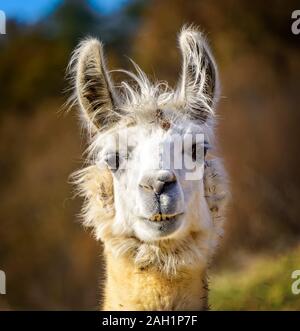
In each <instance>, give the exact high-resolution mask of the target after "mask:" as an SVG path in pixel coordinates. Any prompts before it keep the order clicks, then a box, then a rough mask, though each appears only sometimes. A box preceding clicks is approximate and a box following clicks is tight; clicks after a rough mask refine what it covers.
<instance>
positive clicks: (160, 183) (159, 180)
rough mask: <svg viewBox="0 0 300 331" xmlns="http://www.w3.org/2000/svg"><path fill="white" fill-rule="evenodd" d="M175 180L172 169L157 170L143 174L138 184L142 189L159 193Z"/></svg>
mask: <svg viewBox="0 0 300 331" xmlns="http://www.w3.org/2000/svg"><path fill="white" fill-rule="evenodd" d="M175 182H176V176H175V174H174V173H173V172H172V171H168V170H159V171H157V172H155V173H152V174H145V175H144V176H143V177H142V179H141V181H140V183H139V186H140V188H141V189H143V190H144V191H153V192H154V193H155V194H158V195H160V194H161V193H162V192H163V191H164V190H166V188H167V187H168V188H169V187H170V185H172V184H174V183H175Z"/></svg>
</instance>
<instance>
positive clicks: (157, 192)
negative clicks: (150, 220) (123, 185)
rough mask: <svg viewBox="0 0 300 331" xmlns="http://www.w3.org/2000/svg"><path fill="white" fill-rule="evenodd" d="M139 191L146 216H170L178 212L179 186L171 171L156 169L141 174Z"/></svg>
mask: <svg viewBox="0 0 300 331" xmlns="http://www.w3.org/2000/svg"><path fill="white" fill-rule="evenodd" d="M139 191H140V194H141V198H142V204H143V206H144V208H143V209H144V213H145V214H146V215H147V216H153V215H163V216H166V217H168V216H172V215H174V214H177V213H178V212H179V210H178V200H179V199H180V187H179V184H178V182H177V179H176V176H175V174H174V173H173V172H172V171H168V170H156V171H149V172H147V173H145V174H144V175H143V177H142V178H141V180H140V182H139Z"/></svg>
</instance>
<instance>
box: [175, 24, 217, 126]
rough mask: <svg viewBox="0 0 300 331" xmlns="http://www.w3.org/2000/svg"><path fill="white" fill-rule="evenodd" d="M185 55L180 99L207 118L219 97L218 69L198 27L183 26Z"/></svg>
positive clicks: (181, 39)
mask: <svg viewBox="0 0 300 331" xmlns="http://www.w3.org/2000/svg"><path fill="white" fill-rule="evenodd" d="M179 45H180V49H181V53H182V57H183V64H182V76H181V81H180V86H179V95H180V99H181V100H182V101H183V102H184V104H185V107H186V108H187V110H188V111H189V112H190V115H191V116H192V117H193V118H195V119H197V120H200V121H201V122H203V123H204V122H206V121H207V119H208V118H209V117H211V116H212V115H213V113H214V107H215V105H216V103H217V101H218V97H219V79H218V71H217V67H216V64H215V61H214V58H213V56H212V54H211V52H210V49H209V47H208V45H207V43H206V41H205V38H204V37H203V35H202V34H201V32H199V31H198V30H196V29H193V28H191V27H188V28H183V30H182V31H181V33H180V36H179Z"/></svg>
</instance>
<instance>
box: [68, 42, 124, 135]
mask: <svg viewBox="0 0 300 331" xmlns="http://www.w3.org/2000/svg"><path fill="white" fill-rule="evenodd" d="M70 66H71V72H72V73H73V76H74V80H75V96H74V98H75V99H76V101H77V103H78V104H79V106H80V108H81V112H82V115H83V120H84V122H85V124H86V125H87V128H88V129H89V130H90V132H91V133H95V132H97V131H99V130H104V129H106V128H109V127H111V126H112V125H113V123H116V122H117V121H118V119H119V116H118V110H117V96H116V93H115V91H114V88H113V85H112V83H111V79H110V76H109V73H108V71H107V69H106V65H105V61H104V56H103V47H102V44H101V42H100V41H98V40H97V39H87V40H84V41H83V42H81V43H80V44H79V46H78V48H77V49H76V50H75V51H74V53H73V56H72V59H71V62H70Z"/></svg>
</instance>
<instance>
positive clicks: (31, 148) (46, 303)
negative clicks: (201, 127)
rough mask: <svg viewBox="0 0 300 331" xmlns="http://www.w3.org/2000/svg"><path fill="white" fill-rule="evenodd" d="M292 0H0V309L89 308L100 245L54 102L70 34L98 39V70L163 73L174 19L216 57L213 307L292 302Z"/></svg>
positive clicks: (72, 140) (297, 180)
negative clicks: (225, 183)
mask: <svg viewBox="0 0 300 331" xmlns="http://www.w3.org/2000/svg"><path fill="white" fill-rule="evenodd" d="M299 7H300V6H299V1H292V0H289V1H284V2H283V1H268V0H266V1H259V0H252V1H246V0H245V1H234V0H225V1H222V2H221V1H208V0H203V1H201V0H198V1H192V0H188V1H187V0H163V1H161V0H160V1H159V0H152V1H151V0H148V1H147V0H89V1H88V0H72V1H71V0H64V1H62V0H48V1H46V0H27V1H22V0H19V1H17V0H6V1H3V0H0V10H3V11H4V12H5V13H6V16H7V27H6V35H0V154H1V157H0V171H1V176H0V211H1V214H0V269H1V270H3V271H5V272H6V277H7V288H6V290H7V294H6V295H0V309H97V307H98V302H99V300H100V287H101V283H100V280H101V278H103V272H102V258H101V245H100V244H99V243H96V242H95V240H94V239H93V238H92V236H91V235H90V233H89V232H88V231H86V230H84V229H83V228H82V227H81V225H80V223H79V219H78V217H77V215H78V213H79V211H80V206H81V201H80V199H77V198H73V188H72V186H71V185H70V184H69V183H68V180H69V179H68V176H69V174H70V173H72V172H73V171H74V170H76V169H78V168H79V167H80V166H81V164H82V156H81V154H82V152H83V150H84V148H85V140H84V138H83V137H82V138H81V137H80V126H79V125H78V122H77V117H76V112H75V111H73V112H71V113H68V114H66V113H65V112H64V111H63V110H62V105H63V104H64V102H65V101H66V99H67V97H68V93H67V92H66V93H65V92H64V91H65V90H66V89H67V88H68V82H67V81H66V80H65V69H66V66H67V64H68V60H69V58H70V54H71V51H72V49H73V48H74V47H75V45H76V44H77V43H78V42H79V41H80V39H81V38H82V37H84V36H87V35H92V36H97V37H99V38H101V39H102V40H103V41H104V43H105V44H106V52H107V55H108V56H107V58H108V62H109V67H110V68H114V69H115V68H119V67H123V68H127V69H132V68H131V67H130V63H129V60H128V58H127V57H126V56H129V57H131V58H133V59H134V60H135V61H136V62H137V63H138V64H139V65H140V66H141V67H142V68H143V69H144V70H145V71H146V73H147V74H149V75H150V76H151V77H155V78H156V77H157V78H158V79H160V80H168V81H169V82H170V83H171V84H175V83H176V81H177V79H178V76H179V68H180V55H179V52H178V48H177V46H176V36H177V33H178V31H179V30H180V28H181V27H182V25H183V24H184V23H194V24H196V25H199V26H200V28H201V29H202V30H203V31H204V32H205V34H206V35H207V36H208V39H209V40H210V44H211V46H212V49H213V51H214V53H215V57H216V60H217V63H218V64H219V69H220V76H221V81H222V86H223V88H222V99H221V101H220V104H219V111H218V114H219V125H218V128H217V136H218V141H219V144H220V153H221V154H222V156H223V157H224V162H225V165H226V168H227V170H228V172H229V175H230V180H231V190H232V202H231V203H230V208H229V212H228V222H227V225H226V234H225V236H224V239H223V242H222V245H221V247H220V249H219V252H218V255H217V257H216V260H215V263H214V266H213V269H212V270H211V281H210V283H211V284H210V288H211V295H210V304H211V307H212V309H244V310H250V309H251V310H255V309H299V310H300V295H298V296H297V295H294V294H292V292H291V284H292V279H291V274H292V272H293V271H294V270H296V269H300V245H299V244H300V217H299V214H300V201H299V200H300V153H299V139H300V129H299V125H300V109H299V105H300V80H299V76H300V61H299V56H300V53H299V51H300V35H294V34H293V33H292V31H291V24H292V22H293V20H292V19H291V14H292V12H293V11H294V10H295V9H300V8H299Z"/></svg>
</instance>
